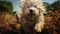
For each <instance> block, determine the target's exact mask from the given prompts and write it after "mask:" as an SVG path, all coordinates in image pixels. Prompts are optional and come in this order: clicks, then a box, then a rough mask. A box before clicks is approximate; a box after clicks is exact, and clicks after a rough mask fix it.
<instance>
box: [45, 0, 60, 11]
mask: <svg viewBox="0 0 60 34" xmlns="http://www.w3.org/2000/svg"><path fill="white" fill-rule="evenodd" d="M44 4H45V6H46V7H45V8H46V9H47V11H48V10H54V11H55V10H57V9H60V1H59V0H57V1H55V2H53V3H52V4H49V3H47V2H44Z"/></svg>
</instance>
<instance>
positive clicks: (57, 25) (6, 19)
mask: <svg viewBox="0 0 60 34" xmlns="http://www.w3.org/2000/svg"><path fill="white" fill-rule="evenodd" d="M20 27H21V25H20V24H19V23H17V20H16V18H15V17H14V16H12V15H10V14H1V15H0V33H1V34H12V33H13V34H20ZM7 32H8V33H7ZM11 32H12V33H11ZM39 34H40V33H39ZM41 34H60V12H59V11H55V12H52V11H48V13H47V14H46V16H45V28H44V29H43V31H42V32H41Z"/></svg>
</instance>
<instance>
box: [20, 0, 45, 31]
mask: <svg viewBox="0 0 60 34" xmlns="http://www.w3.org/2000/svg"><path fill="white" fill-rule="evenodd" d="M20 8H21V9H22V15H21V18H20V20H21V24H22V26H23V27H24V30H25V31H26V32H27V31H30V27H34V28H33V30H35V31H37V32H41V31H42V29H43V28H44V15H43V14H44V12H45V8H44V6H43V3H42V1H41V0H20ZM29 10H33V13H34V14H35V15H33V13H32V15H33V16H32V15H28V14H30V11H29ZM31 16H32V18H31ZM34 19H35V21H34ZM30 20H32V21H33V23H32V21H30ZM35 22H36V23H35ZM33 25H34V26H33Z"/></svg>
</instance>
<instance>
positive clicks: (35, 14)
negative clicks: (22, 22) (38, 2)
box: [25, 5, 40, 20]
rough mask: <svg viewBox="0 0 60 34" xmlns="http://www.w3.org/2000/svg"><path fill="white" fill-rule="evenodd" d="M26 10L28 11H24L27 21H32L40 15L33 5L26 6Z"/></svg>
mask: <svg viewBox="0 0 60 34" xmlns="http://www.w3.org/2000/svg"><path fill="white" fill-rule="evenodd" d="M26 8H27V9H28V11H26V14H25V15H26V17H27V19H29V20H34V19H35V18H37V17H38V16H39V15H40V11H39V10H38V8H37V7H36V6H34V5H33V6H30V5H28V6H27V7H26Z"/></svg>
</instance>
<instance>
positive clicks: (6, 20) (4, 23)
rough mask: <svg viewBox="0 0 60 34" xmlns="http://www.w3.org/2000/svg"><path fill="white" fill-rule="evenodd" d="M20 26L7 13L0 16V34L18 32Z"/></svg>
mask: <svg viewBox="0 0 60 34" xmlns="http://www.w3.org/2000/svg"><path fill="white" fill-rule="evenodd" d="M19 29H20V24H19V23H17V22H16V18H15V17H14V16H13V15H11V14H8V13H4V12H3V13H2V15H0V32H6V31H7V32H9V31H13V32H14V31H15V32H17V31H19Z"/></svg>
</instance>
